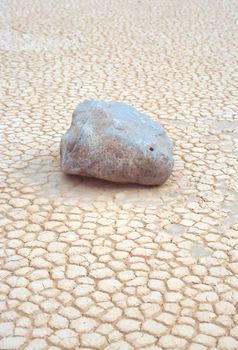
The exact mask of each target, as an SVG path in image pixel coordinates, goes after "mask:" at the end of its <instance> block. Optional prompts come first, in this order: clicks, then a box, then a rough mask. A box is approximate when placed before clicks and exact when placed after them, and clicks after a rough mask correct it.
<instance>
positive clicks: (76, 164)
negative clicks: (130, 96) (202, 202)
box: [60, 101, 173, 185]
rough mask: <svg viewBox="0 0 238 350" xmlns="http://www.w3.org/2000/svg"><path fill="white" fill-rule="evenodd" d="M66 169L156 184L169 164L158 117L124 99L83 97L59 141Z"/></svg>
mask: <svg viewBox="0 0 238 350" xmlns="http://www.w3.org/2000/svg"><path fill="white" fill-rule="evenodd" d="M60 153H61V167H62V170H63V171H64V172H65V173H66V174H74V175H83V176H88V177H97V178H100V179H104V180H109V181H115V182H123V183H139V184H143V185H160V184H162V183H163V182H164V181H166V180H167V178H168V177H169V175H170V174H171V171H172V168H173V155H172V142H171V141H170V139H169V138H168V136H167V135H166V133H165V131H164V129H163V128H162V127H161V125H160V124H159V123H157V122H154V121H153V120H151V119H149V118H148V117H146V116H145V115H144V114H143V113H141V112H139V111H137V110H136V109H135V108H134V107H131V106H129V105H127V104H125V103H118V102H104V101H85V102H83V103H81V104H79V105H78V107H77V108H76V110H75V111H74V113H73V116H72V124H71V127H70V129H69V130H68V131H67V132H66V133H65V135H64V136H63V137H62V140H61V152H60Z"/></svg>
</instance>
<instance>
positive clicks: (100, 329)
mask: <svg viewBox="0 0 238 350" xmlns="http://www.w3.org/2000/svg"><path fill="white" fill-rule="evenodd" d="M237 26H238V1H237V0H229V1H228V0H217V1H213V0H201V1H198V0H184V1H174V0H168V1H167V0H141V1H136V0H106V1H103V0H90V1H88V0H81V1H77V0H73V1H69V0H67V1H63V0H58V1H53V0H47V1H46V0H40V1H39V0H34V1H33V0H11V1H8V0H2V1H1V3H0V50H1V69H0V75H1V82H2V83H1V115H0V130H1V137H0V187H1V192H0V227H1V234H0V245H1V247H0V248H1V249H0V349H27V350H33V349H35V350H45V349H50V350H57V349H81V350H91V349H92V350H93V349H105V350H133V349H146V350H180V349H181V350H208V349H209V350H237V349H238V315H237V309H238V205H237V203H238V191H237V190H238V187H237V183H238V176H237V172H238V163H237V158H238V151H237V145H238V115H237V107H238V89H237V86H238V74H237V57H238V30H237V28H238V27H237ZM91 98H94V99H103V100H116V101H122V102H126V103H129V104H132V105H134V106H136V107H137V108H138V109H139V110H141V111H144V112H145V113H147V114H148V115H149V116H150V117H151V118H152V119H154V120H158V121H160V122H161V124H162V125H163V126H164V127H165V129H166V130H167V132H168V134H169V136H170V137H171V138H172V139H173V141H174V154H175V167H174V171H173V174H172V176H171V178H170V179H169V180H168V181H167V182H166V183H165V184H164V185H163V186H161V187H147V188H146V187H140V186H133V185H117V184H112V183H107V182H103V181H98V180H93V179H83V178H79V177H70V176H65V175H63V174H62V173H61V171H60V165H59V141H60V137H61V135H62V134H63V133H64V132H65V131H66V129H67V128H68V126H69V123H70V119H71V114H72V111H73V109H74V108H75V106H76V105H77V104H78V103H79V102H80V101H82V100H84V99H91Z"/></svg>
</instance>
